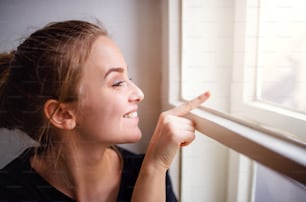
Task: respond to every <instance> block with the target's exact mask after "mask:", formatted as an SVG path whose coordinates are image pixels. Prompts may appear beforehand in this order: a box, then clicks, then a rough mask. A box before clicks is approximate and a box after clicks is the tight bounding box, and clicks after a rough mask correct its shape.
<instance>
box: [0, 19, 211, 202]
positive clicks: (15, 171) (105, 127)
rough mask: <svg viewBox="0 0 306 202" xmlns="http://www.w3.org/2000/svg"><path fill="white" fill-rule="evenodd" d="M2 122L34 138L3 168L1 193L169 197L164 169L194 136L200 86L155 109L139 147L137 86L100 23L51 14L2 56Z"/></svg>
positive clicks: (11, 197)
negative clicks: (54, 18) (131, 147)
mask: <svg viewBox="0 0 306 202" xmlns="http://www.w3.org/2000/svg"><path fill="white" fill-rule="evenodd" d="M0 67H1V68H0V79H1V81H0V96H1V99H0V101H1V102H0V127H1V128H7V129H18V130H21V131H23V132H24V133H26V134H27V135H29V136H30V137H31V138H32V139H34V140H35V141H37V142H38V144H39V146H38V147H33V148H29V149H27V150H26V151H24V152H23V153H22V154H21V155H20V156H19V157H17V158H16V159H15V160H13V161H12V162H10V163H9V164H8V165H7V166H5V167H4V168H3V169H1V172H0V201H154V202H156V201H176V197H175V195H174V193H173V191H172V185H171V181H170V178H169V176H168V174H167V170H168V169H169V167H170V165H171V162H172V160H173V158H174V156H175V154H176V152H177V151H178V150H179V148H180V147H181V146H184V145H188V144H189V143H191V142H192V141H193V139H194V130H195V126H194V123H193V121H191V120H189V119H187V118H184V115H185V114H186V113H188V112H189V111H190V110H192V109H193V108H195V107H197V106H198V105H200V104H201V103H202V102H204V101H205V100H206V99H207V98H208V97H209V93H204V94H203V95H201V96H199V97H198V98H196V99H194V100H192V101H190V102H188V103H186V104H183V105H181V106H179V107H176V108H173V109H170V110H168V111H166V112H163V113H161V115H160V117H159V120H158V123H157V126H156V129H155V131H154V133H153V135H152V138H151V141H150V143H149V145H148V148H147V151H146V154H145V155H138V154H134V153H132V152H130V151H128V150H126V149H123V148H121V147H120V146H117V145H119V144H122V143H135V142H137V141H138V140H140V138H141V136H142V134H141V131H140V129H139V127H138V121H139V117H138V104H139V103H140V102H141V101H142V100H143V98H144V94H143V92H142V91H141V90H140V89H139V88H138V87H137V86H136V85H135V84H134V83H133V82H132V81H131V80H130V79H129V77H128V74H127V71H128V67H127V64H126V61H125V59H124V57H123V55H122V53H121V51H120V49H119V48H118V46H117V45H116V44H115V43H114V42H113V40H112V39H111V38H110V37H109V35H108V33H107V31H106V29H105V28H104V27H103V26H102V25H97V24H93V23H90V22H86V21H80V20H68V21H62V22H54V23H50V24H48V25H46V26H45V27H43V28H41V29H39V30H37V31H35V32H34V33H33V34H31V35H30V36H29V37H28V38H27V39H26V40H24V41H23V42H22V43H21V44H20V45H19V46H18V47H17V48H16V50H13V51H11V52H9V53H2V54H1V55H0Z"/></svg>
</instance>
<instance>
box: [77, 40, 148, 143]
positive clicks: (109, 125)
mask: <svg viewBox="0 0 306 202" xmlns="http://www.w3.org/2000/svg"><path fill="white" fill-rule="evenodd" d="M80 86H81V87H80V96H79V98H80V99H79V107H78V112H77V116H76V117H77V130H78V132H79V133H80V137H81V139H83V140H86V141H91V142H92V141H94V142H101V143H105V144H108V145H111V144H120V143H130V142H136V141H138V140H139V139H140V138H141V131H140V129H139V127H138V121H139V118H138V115H137V105H138V103H139V102H141V101H142V100H143V98H144V95H143V92H142V91H141V90H140V89H139V88H138V87H137V86H136V85H135V84H134V83H133V82H132V81H130V79H129V77H128V75H127V64H126V62H125V60H124V58H123V56H122V54H121V52H120V50H119V48H118V47H117V46H116V45H115V44H114V43H113V42H112V40H111V39H109V38H108V37H105V36H100V37H99V38H98V39H97V40H96V41H95V42H94V44H93V48H92V51H91V54H90V56H89V58H88V60H87V62H86V64H85V68H84V72H83V77H82V80H81V85H80Z"/></svg>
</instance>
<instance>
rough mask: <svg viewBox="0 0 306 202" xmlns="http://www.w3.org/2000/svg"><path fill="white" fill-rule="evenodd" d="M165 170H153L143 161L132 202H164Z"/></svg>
mask: <svg viewBox="0 0 306 202" xmlns="http://www.w3.org/2000/svg"><path fill="white" fill-rule="evenodd" d="M166 171H167V170H166V169H163V168H162V169H160V168H158V169H157V168H155V167H154V166H153V165H150V164H149V163H148V162H146V161H145V160H144V162H143V165H142V167H141V170H140V172H139V175H138V178H137V181H136V184H135V187H134V191H133V196H132V202H143V201H146V202H156V201H158V202H162V201H166V193H165V192H166Z"/></svg>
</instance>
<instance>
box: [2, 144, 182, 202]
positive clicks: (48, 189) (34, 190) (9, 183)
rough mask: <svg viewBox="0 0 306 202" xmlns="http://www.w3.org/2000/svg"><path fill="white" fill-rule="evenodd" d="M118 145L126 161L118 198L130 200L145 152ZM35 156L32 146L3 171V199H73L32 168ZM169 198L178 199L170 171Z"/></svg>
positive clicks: (48, 201)
mask: <svg viewBox="0 0 306 202" xmlns="http://www.w3.org/2000/svg"><path fill="white" fill-rule="evenodd" d="M117 148H118V150H119V151H120V153H121V155H122V158H123V162H124V167H123V171H122V174H121V184H120V189H119V193H118V198H117V201H118V202H119V201H120V202H124V201H130V200H131V196H132V193H133V189H134V185H135V182H136V179H137V176H138V173H139V170H140V166H141V164H142V161H143V157H144V155H139V154H134V153H132V152H130V151H128V150H126V149H123V148H120V147H117ZM32 155H33V148H29V149H27V150H25V151H24V152H23V153H22V154H21V155H20V156H19V157H17V158H16V159H15V160H13V161H12V162H11V163H9V164H8V165H7V166H5V167H4V168H3V169H1V170H0V202H3V201H5V202H8V201H14V202H15V201H16V202H17V201H23V202H27V201H28V202H30V201H31V202H34V201H44V202H45V201H46V202H51V201H52V202H64V201H74V200H73V199H71V198H70V197H68V196H66V195H65V194H63V193H62V192H60V191H58V190H57V189H56V188H54V187H53V186H52V185H50V184H49V183H48V182H47V181H45V180H44V179H43V178H42V177H41V176H40V175H39V174H38V173H37V172H36V171H35V170H34V169H33V168H32V167H31V165H30V157H31V156H32ZM166 201H167V202H174V201H176V198H175V195H174V193H173V190H172V185H171V181H170V178H169V176H168V174H167V175H166Z"/></svg>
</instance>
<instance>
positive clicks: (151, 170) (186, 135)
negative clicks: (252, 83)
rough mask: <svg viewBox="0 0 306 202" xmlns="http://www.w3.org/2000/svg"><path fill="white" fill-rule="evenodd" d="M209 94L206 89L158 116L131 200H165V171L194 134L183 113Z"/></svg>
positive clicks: (151, 201) (136, 201)
mask: <svg viewBox="0 0 306 202" xmlns="http://www.w3.org/2000/svg"><path fill="white" fill-rule="evenodd" d="M209 96H210V94H209V92H206V93H204V94H202V95H200V96H199V97H197V98H195V99H193V100H191V101H189V102H187V103H185V104H182V105H181V106H178V107H175V108H173V109H170V110H168V111H165V112H163V113H162V114H161V115H160V117H159V119H158V123H157V126H156V129H155V131H154V133H153V136H152V138H151V141H150V144H149V146H148V149H147V152H146V155H145V158H144V161H143V163H142V167H141V169H140V172H139V175H138V178H137V182H136V184H135V187H134V192H133V196H132V202H142V201H146V202H156V201H165V200H166V192H165V191H166V187H165V184H166V183H165V179H166V171H167V170H168V168H169V167H170V165H171V163H172V160H173V158H174V156H175V154H176V152H177V151H178V150H179V148H180V147H181V146H185V145H188V144H190V143H191V142H192V141H193V140H194V137H195V135H194V131H195V125H194V123H193V122H192V121H191V120H189V119H187V118H185V117H184V116H185V115H186V114H188V113H189V112H190V111H191V110H192V109H194V108H196V107H198V106H199V105H200V104H201V103H203V102H204V101H206V100H207V99H208V98H209Z"/></svg>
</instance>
